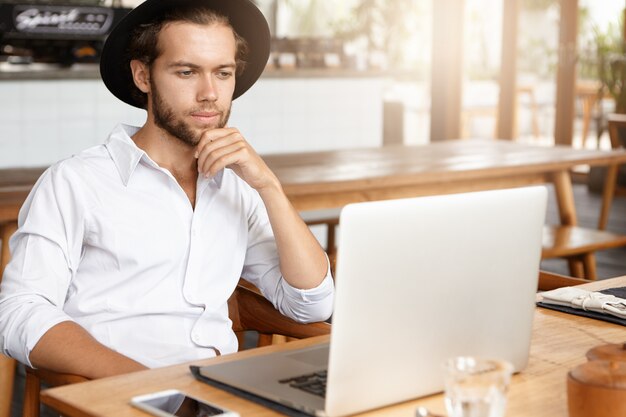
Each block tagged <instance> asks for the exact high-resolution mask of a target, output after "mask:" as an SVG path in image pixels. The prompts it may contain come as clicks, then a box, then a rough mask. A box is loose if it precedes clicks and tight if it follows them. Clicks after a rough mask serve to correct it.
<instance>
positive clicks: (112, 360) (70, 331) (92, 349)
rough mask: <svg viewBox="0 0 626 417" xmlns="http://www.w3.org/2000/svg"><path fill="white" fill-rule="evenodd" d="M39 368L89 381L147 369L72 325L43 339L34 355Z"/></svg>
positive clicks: (60, 327) (56, 328)
mask: <svg viewBox="0 0 626 417" xmlns="http://www.w3.org/2000/svg"><path fill="white" fill-rule="evenodd" d="M30 362H31V363H32V364H33V366H34V367H36V368H44V369H47V370H50V371H55V372H62V373H67V374H74V375H80V376H84V377H86V378H89V379H96V378H104V377H106V376H112V375H119V374H125V373H128V372H134V371H140V370H142V369H147V368H146V367H145V366H144V365H142V364H140V363H139V362H135V361H134V360H132V359H130V358H128V357H126V356H124V355H122V354H120V353H118V352H115V351H113V350H111V349H109V348H107V347H106V346H104V345H103V344H101V343H99V342H98V341H97V340H96V339H94V338H93V337H92V336H91V335H90V334H89V333H88V332H87V331H86V330H85V329H83V328H82V327H80V326H79V325H78V324H76V323H74V322H72V321H64V322H61V323H59V324H57V325H55V326H53V327H52V328H50V330H48V331H47V332H46V333H45V334H44V335H43V336H42V337H41V339H39V342H37V344H36V345H35V347H34V348H33V350H32V351H31V353H30Z"/></svg>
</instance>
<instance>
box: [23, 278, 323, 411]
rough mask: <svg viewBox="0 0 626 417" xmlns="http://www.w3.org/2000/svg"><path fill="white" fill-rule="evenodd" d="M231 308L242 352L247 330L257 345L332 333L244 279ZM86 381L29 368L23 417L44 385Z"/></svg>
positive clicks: (34, 408)
mask: <svg viewBox="0 0 626 417" xmlns="http://www.w3.org/2000/svg"><path fill="white" fill-rule="evenodd" d="M228 309H229V317H230V319H231V320H232V322H233V329H234V330H235V333H236V334H237V338H238V339H239V346H240V350H241V349H242V348H243V335H244V333H245V332H247V331H256V332H258V334H259V341H258V344H257V346H265V345H269V344H272V343H274V342H275V340H276V339H275V338H274V337H273V336H274V335H282V336H286V337H287V339H304V338H307V337H313V336H321V335H325V334H328V333H330V324H328V323H323V322H320V323H309V324H301V323H297V322H295V321H293V320H291V319H290V318H288V317H285V316H283V315H282V314H280V313H279V312H278V311H277V310H276V309H275V308H274V306H273V305H272V304H271V303H270V302H269V301H267V300H266V299H265V298H264V297H263V296H262V295H261V294H260V293H259V291H258V290H257V289H256V288H255V287H252V286H251V285H250V284H248V283H246V282H244V281H243V280H242V281H241V282H240V284H239V286H238V287H237V289H236V290H235V292H234V293H233V295H232V296H231V298H230V299H229V300H228ZM86 380H87V379H86V378H84V377H82V376H78V375H69V374H59V373H57V372H51V371H47V370H44V369H31V368H26V386H25V390H24V409H23V413H22V416H23V417H38V416H39V394H40V386H41V383H42V382H44V383H46V384H47V385H49V386H60V385H67V384H74V383H77V382H83V381H86Z"/></svg>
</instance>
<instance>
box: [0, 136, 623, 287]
mask: <svg viewBox="0 0 626 417" xmlns="http://www.w3.org/2000/svg"><path fill="white" fill-rule="evenodd" d="M264 159H265V161H266V162H267V164H268V165H269V166H270V168H271V169H272V170H273V171H274V172H275V173H276V175H277V176H278V178H279V179H280V180H281V182H282V184H283V187H284V189H285V192H286V193H287V196H288V197H289V199H290V200H291V202H292V203H293V205H294V206H295V207H296V209H297V210H300V211H306V210H316V209H332V208H339V207H342V206H344V205H345V204H348V203H354V202H361V201H372V200H384V199H390V198H402V197H417V196H425V195H435V194H450V193H459V192H467V191H478V190H490V189H499V188H509V187H519V186H525V185H533V184H544V183H552V184H554V189H555V191H556V201H557V204H558V209H559V215H560V221H561V224H562V225H566V226H576V225H577V217H576V208H575V205H574V194H573V191H572V184H571V179H570V170H571V169H572V168H573V167H575V166H577V165H607V166H608V174H607V179H606V184H607V186H605V192H604V197H603V203H602V210H601V213H600V219H599V225H598V228H599V229H604V228H605V227H606V224H607V221H608V216H609V211H610V207H611V203H612V199H613V194H614V191H615V179H616V177H617V168H618V164H620V163H626V151H623V150H622V151H598V150H577V149H572V148H570V147H563V146H555V147H541V146H532V145H525V144H521V143H517V142H511V141H497V140H451V141H443V142H434V143H431V144H428V145H421V146H406V145H390V146H385V147H379V148H365V149H351V150H337V151H325V152H309V153H294V154H280V155H265V156H264ZM42 170H43V169H42V168H38V169H29V170H22V171H23V174H22V175H21V176H20V175H19V171H17V172H16V171H15V170H13V171H11V172H10V175H7V174H6V171H5V172H4V173H0V228H1V229H2V233H3V235H5V236H7V235H10V233H12V232H13V230H14V225H15V220H16V219H17V214H18V211H19V208H20V206H21V204H22V202H23V200H24V198H26V195H27V193H28V190H29V189H30V186H31V185H32V183H34V181H35V179H36V178H37V177H38V175H39V174H40V173H41V171H42ZM5 177H7V178H5ZM7 222H8V224H9V225H8V226H3V224H4V225H6V224H7ZM7 257H8V255H7ZM584 259H585V260H583V262H582V263H581V262H579V261H577V260H572V261H571V262H570V269H571V274H572V275H574V276H578V277H583V276H586V274H585V272H584V270H588V271H590V273H589V274H588V275H589V276H593V275H594V274H595V273H594V272H593V271H594V270H595V266H594V265H595V259H594V257H593V253H590V254H588V255H587V256H586V257H585V258H584ZM583 267H584V268H583Z"/></svg>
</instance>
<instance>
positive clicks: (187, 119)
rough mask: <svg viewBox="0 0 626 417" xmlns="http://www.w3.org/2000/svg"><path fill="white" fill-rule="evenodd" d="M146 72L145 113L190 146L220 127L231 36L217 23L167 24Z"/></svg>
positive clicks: (231, 69) (228, 95) (229, 79)
mask: <svg viewBox="0 0 626 417" xmlns="http://www.w3.org/2000/svg"><path fill="white" fill-rule="evenodd" d="M159 48H160V51H161V55H160V56H159V57H158V58H157V59H156V60H155V61H154V63H153V64H152V66H151V68H150V93H149V100H148V107H149V108H148V114H149V117H150V115H152V117H153V118H154V122H155V124H156V125H157V126H158V127H160V128H162V129H164V130H165V131H166V132H167V133H169V134H170V135H172V136H174V137H176V138H177V139H179V140H181V141H182V142H183V143H186V144H188V145H190V146H195V145H196V144H197V143H198V142H199V140H200V138H201V136H202V134H203V133H204V132H206V131H207V130H211V129H215V128H220V127H224V126H226V123H227V122H228V117H229V115H230V107H231V103H232V96H233V91H234V89H235V69H236V68H235V52H236V44H235V37H234V35H233V32H232V30H231V29H230V28H229V27H226V26H223V25H211V26H204V25H196V24H191V23H172V24H168V25H166V26H165V27H164V28H163V29H162V30H161V33H160V35H159Z"/></svg>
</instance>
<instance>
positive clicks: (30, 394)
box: [22, 369, 41, 417]
mask: <svg viewBox="0 0 626 417" xmlns="http://www.w3.org/2000/svg"><path fill="white" fill-rule="evenodd" d="M40 384H41V381H40V380H39V377H37V375H35V374H33V373H31V372H28V369H27V370H26V385H25V388H24V409H23V410H22V417H39V404H40V401H39V393H40V389H41V385H40Z"/></svg>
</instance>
